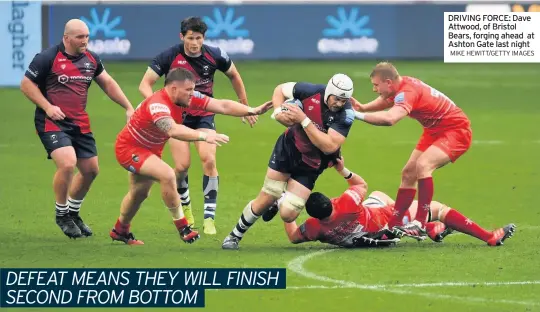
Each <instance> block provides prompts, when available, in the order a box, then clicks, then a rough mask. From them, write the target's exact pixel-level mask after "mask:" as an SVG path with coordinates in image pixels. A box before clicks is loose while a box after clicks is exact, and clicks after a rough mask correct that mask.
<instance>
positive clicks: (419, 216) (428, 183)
mask: <svg viewBox="0 0 540 312" xmlns="http://www.w3.org/2000/svg"><path fill="white" fill-rule="evenodd" d="M432 199H433V178H432V177H427V178H423V179H419V180H418V209H417V211H416V217H415V218H414V219H415V220H417V221H418V222H420V223H422V225H424V224H426V218H427V216H428V213H429V210H430V209H431V200H432Z"/></svg>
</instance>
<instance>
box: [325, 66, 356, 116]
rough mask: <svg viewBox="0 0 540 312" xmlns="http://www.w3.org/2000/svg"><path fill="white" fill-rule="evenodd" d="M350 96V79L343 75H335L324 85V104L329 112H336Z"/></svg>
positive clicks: (351, 88) (351, 84) (351, 86)
mask: <svg viewBox="0 0 540 312" xmlns="http://www.w3.org/2000/svg"><path fill="white" fill-rule="evenodd" d="M352 94H353V82H352V80H351V78H349V76H347V75H344V74H335V75H334V76H332V78H330V81H328V84H327V85H326V90H325V91H324V97H325V99H324V102H325V103H326V105H327V106H328V108H329V109H330V110H331V111H333V112H337V111H339V110H340V109H342V108H343V106H344V105H345V103H347V101H348V100H349V99H350V98H351V97H352Z"/></svg>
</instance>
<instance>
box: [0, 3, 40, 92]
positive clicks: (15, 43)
mask: <svg viewBox="0 0 540 312" xmlns="http://www.w3.org/2000/svg"><path fill="white" fill-rule="evenodd" d="M0 25H1V26H0V42H2V49H0V70H1V72H2V74H1V75H0V87H2V86H18V85H19V84H20V82H21V79H22V77H23V76H24V72H25V71H26V68H27V67H28V64H30V62H31V61H32V58H34V55H36V53H38V52H40V51H41V36H42V33H41V2H40V1H0Z"/></svg>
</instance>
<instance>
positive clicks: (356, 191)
mask: <svg viewBox="0 0 540 312" xmlns="http://www.w3.org/2000/svg"><path fill="white" fill-rule="evenodd" d="M362 193H363V190H362V188H361V187H360V186H359V185H352V186H350V187H349V188H348V189H347V190H345V192H343V195H342V196H345V197H347V198H350V199H352V200H353V201H354V203H355V204H356V205H357V206H359V205H360V204H362V200H364V199H363V198H362Z"/></svg>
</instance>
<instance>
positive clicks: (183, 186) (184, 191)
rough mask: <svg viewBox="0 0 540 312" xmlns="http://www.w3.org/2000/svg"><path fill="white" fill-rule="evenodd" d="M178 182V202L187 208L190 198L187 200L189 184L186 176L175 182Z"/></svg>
mask: <svg viewBox="0 0 540 312" xmlns="http://www.w3.org/2000/svg"><path fill="white" fill-rule="evenodd" d="M177 182H178V188H177V189H176V191H178V194H180V202H181V203H182V206H187V205H189V204H191V198H189V184H188V176H187V175H186V177H185V178H184V179H183V180H182V181H177Z"/></svg>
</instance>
